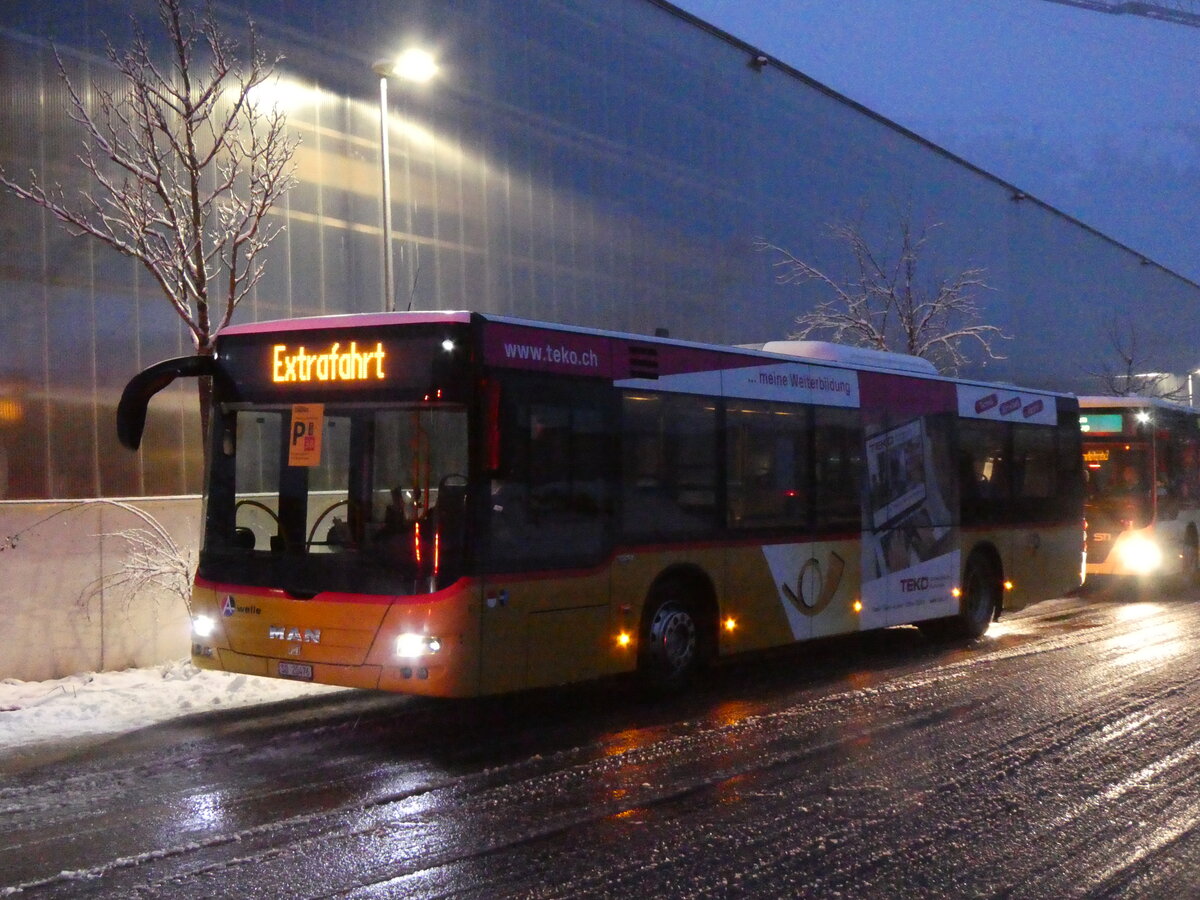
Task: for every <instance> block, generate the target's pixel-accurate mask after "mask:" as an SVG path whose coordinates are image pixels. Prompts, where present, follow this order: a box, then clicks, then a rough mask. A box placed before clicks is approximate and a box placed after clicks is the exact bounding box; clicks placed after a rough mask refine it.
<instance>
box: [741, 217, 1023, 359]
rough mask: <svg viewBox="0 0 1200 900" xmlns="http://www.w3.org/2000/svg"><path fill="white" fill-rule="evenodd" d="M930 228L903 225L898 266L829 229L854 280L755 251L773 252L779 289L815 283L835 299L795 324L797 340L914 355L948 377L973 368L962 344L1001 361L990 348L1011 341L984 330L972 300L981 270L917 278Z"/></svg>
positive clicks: (842, 228)
mask: <svg viewBox="0 0 1200 900" xmlns="http://www.w3.org/2000/svg"><path fill="white" fill-rule="evenodd" d="M936 227H937V226H936V225H934V226H930V227H927V228H923V229H922V230H921V231H920V232H919V233H914V230H913V227H912V223H911V220H910V217H908V216H904V217H902V219H901V221H900V250H899V254H898V255H897V256H896V258H895V259H894V260H891V259H888V258H887V257H883V256H880V255H878V254H877V253H876V252H875V251H874V250H873V249H872V248H871V246H870V244H869V243H868V242H867V239H866V238H865V237H864V236H863V233H862V231H861V230H860V228H859V227H858V226H857V225H852V224H845V223H842V224H835V225H832V226H830V228H829V232H830V234H831V235H832V237H833V238H834V239H836V240H838V241H839V242H841V243H843V244H844V245H845V246H846V249H847V250H849V251H850V253H851V255H852V256H853V257H854V261H855V264H856V268H857V272H856V274H853V275H851V276H848V277H847V278H845V279H838V278H834V277H833V276H831V275H828V274H826V273H825V272H824V271H822V270H820V269H818V268H816V267H815V266H813V265H812V264H811V263H808V262H805V261H804V260H802V259H799V258H798V257H796V256H795V255H794V254H792V253H791V252H789V251H788V250H785V249H784V248H782V247H779V246H777V245H775V244H772V243H769V242H767V241H766V240H760V241H757V242H756V244H755V249H757V250H760V251H765V252H770V253H772V254H773V255H774V256H775V257H776V261H775V262H774V263H773V265H774V268H775V272H776V275H775V280H776V282H777V283H778V284H802V283H805V282H809V281H816V282H819V283H820V284H822V285H824V286H825V287H826V288H828V289H829V290H830V292H831V293H832V295H833V296H832V298H831V299H829V300H824V301H822V302H820V303H818V304H817V305H816V307H815V308H814V309H813V310H812V311H811V312H807V313H804V314H803V315H800V316H797V318H796V325H797V330H796V331H795V332H794V333H793V334H792V335H790V337H793V338H800V339H807V338H818V337H825V338H828V339H829V340H833V341H837V342H839V343H847V344H852V345H855V346H859V347H870V348H872V349H876V350H891V351H895V352H899V353H909V354H911V355H913V356H920V357H922V358H924V359H928V360H929V361H930V362H932V363H933V364H934V365H936V366H937V367H938V369H939V370H940V371H943V372H956V371H958V369H960V368H961V367H962V366H963V365H964V364H966V363H967V362H968V361H969V360H968V357H967V354H966V351H965V349H964V345H965V344H971V343H974V344H976V345H977V347H978V349H981V350H982V351H983V352H984V354H986V356H987V357H988V358H989V359H1003V358H1004V357H1002V356H1000V355H998V354H997V353H996V352H995V351H994V349H993V342H994V341H995V340H998V339H1005V340H1006V339H1007V338H1008V335H1006V334H1004V333H1003V331H1002V330H1001V329H1000V328H998V327H997V326H995V325H986V324H981V323H980V321H979V319H980V312H979V307H978V306H977V305H976V303H975V293H976V292H977V291H981V290H986V289H987V284H986V283H985V282H984V280H983V274H984V270H983V269H980V268H968V269H965V270H963V271H962V272H960V273H958V274H957V275H955V276H953V277H951V278H946V279H936V280H933V281H927V280H925V279H920V278H918V271H917V270H918V263H919V261H920V257H921V252H922V250H924V249H925V245H926V244H927V243H928V240H929V233H930V231H931V230H932V228H936Z"/></svg>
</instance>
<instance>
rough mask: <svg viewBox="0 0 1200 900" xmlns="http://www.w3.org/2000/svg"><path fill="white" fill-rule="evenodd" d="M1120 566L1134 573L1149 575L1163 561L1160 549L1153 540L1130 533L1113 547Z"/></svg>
mask: <svg viewBox="0 0 1200 900" xmlns="http://www.w3.org/2000/svg"><path fill="white" fill-rule="evenodd" d="M1115 549H1116V552H1117V555H1118V558H1119V559H1120V561H1121V566H1122V568H1124V569H1126V570H1127V571H1129V572H1132V573H1134V574H1135V575H1149V574H1150V573H1151V572H1154V571H1157V570H1158V568H1159V567H1160V566H1162V563H1163V553H1162V549H1161V548H1160V547H1159V546H1158V544H1156V543H1154V541H1152V540H1150V539H1148V538H1144V537H1141V536H1138V535H1130V536H1128V537H1126V538H1125V540H1123V541H1121V543H1120V544H1118V545H1117V547H1116V548H1115Z"/></svg>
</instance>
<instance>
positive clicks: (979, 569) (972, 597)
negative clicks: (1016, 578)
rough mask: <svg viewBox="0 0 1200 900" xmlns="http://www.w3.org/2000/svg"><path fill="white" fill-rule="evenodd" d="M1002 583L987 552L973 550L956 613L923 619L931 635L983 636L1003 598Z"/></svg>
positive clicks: (923, 626) (943, 637)
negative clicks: (943, 617)
mask: <svg viewBox="0 0 1200 900" xmlns="http://www.w3.org/2000/svg"><path fill="white" fill-rule="evenodd" d="M1003 590H1004V587H1003V584H1002V583H1001V579H1000V573H999V572H998V571H997V569H996V566H995V564H994V563H992V561H991V560H990V559H988V558H987V556H986V555H984V554H982V553H972V554H971V556H970V558H968V559H967V567H966V569H965V571H964V573H963V581H962V602H961V604H960V608H959V611H958V613H957V614H956V615H953V616H948V617H947V618H945V619H936V620H934V621H932V622H924V623H921V625H920V628H921V630H922V631H923V632H925V633H926V634H928V635H929V636H930V637H933V638H937V639H940V640H968V641H969V640H974V639H975V638H979V637H983V635H984V634H985V633H986V632H987V630H988V625H990V624H991V622H992V619H993V618H995V616H996V611H997V610H998V609H999V608H1000V604H1001V602H1002V601H1003V597H1004V595H1003V593H1002V592H1003Z"/></svg>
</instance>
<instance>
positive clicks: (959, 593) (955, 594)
mask: <svg viewBox="0 0 1200 900" xmlns="http://www.w3.org/2000/svg"><path fill="white" fill-rule="evenodd" d="M950 596H951V597H961V596H962V591H961V590H960V589H959V588H951V589H950Z"/></svg>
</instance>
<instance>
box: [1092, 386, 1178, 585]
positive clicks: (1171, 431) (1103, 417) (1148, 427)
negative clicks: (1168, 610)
mask: <svg viewBox="0 0 1200 900" xmlns="http://www.w3.org/2000/svg"><path fill="white" fill-rule="evenodd" d="M1079 406H1080V411H1079V412H1080V418H1079V423H1080V430H1081V431H1082V436H1083V464H1084V472H1085V478H1086V482H1087V501H1086V509H1085V514H1086V517H1087V522H1088V529H1087V534H1088V541H1087V572H1088V575H1102V576H1105V575H1114V576H1141V577H1147V576H1159V575H1183V576H1185V577H1187V578H1193V577H1195V575H1196V573H1197V569H1198V568H1200V540H1198V538H1197V535H1198V534H1200V411H1197V410H1195V409H1193V408H1192V407H1190V406H1185V405H1183V404H1180V403H1172V402H1170V401H1167V400H1160V399H1157V398H1150V397H1081V398H1080V399H1079Z"/></svg>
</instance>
